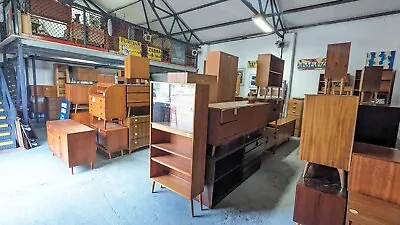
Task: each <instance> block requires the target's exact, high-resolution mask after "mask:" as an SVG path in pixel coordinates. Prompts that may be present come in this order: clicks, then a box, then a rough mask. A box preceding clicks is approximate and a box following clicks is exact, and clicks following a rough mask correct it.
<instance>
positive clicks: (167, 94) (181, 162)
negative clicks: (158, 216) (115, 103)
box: [150, 82, 209, 216]
mask: <svg viewBox="0 0 400 225" xmlns="http://www.w3.org/2000/svg"><path fill="white" fill-rule="evenodd" d="M151 93H152V98H151V99H152V102H151V130H150V144H151V146H150V178H151V180H152V182H153V183H152V191H153V192H154V185H155V183H158V184H160V185H162V186H164V187H167V188H168V189H170V190H172V191H174V192H175V193H177V194H179V195H181V196H182V197H184V198H186V199H188V200H189V201H190V206H191V215H192V216H193V215H194V211H193V199H194V198H196V197H199V198H200V204H202V198H201V193H202V192H203V190H204V175H205V159H206V140H207V119H206V118H207V116H208V107H207V106H208V93H209V87H208V85H205V84H177V83H158V82H152V83H151ZM160 210H162V209H160Z"/></svg>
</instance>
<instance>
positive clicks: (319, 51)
mask: <svg viewBox="0 0 400 225" xmlns="http://www.w3.org/2000/svg"><path fill="white" fill-rule="evenodd" d="M399 23H400V15H393V16H385V17H378V18H372V19H367V20H358V21H353V22H348V23H340V24H333V25H327V26H319V27H314V28H307V29H301V30H298V31H297V34H298V36H297V47H296V55H295V62H296V64H297V61H298V60H299V59H303V58H317V57H325V56H326V49H327V45H328V44H330V43H338V42H348V41H349V42H351V52H350V62H349V73H350V74H351V75H352V76H354V74H355V70H356V69H362V68H363V66H364V65H365V60H366V56H367V52H370V51H383V50H384V51H391V50H396V51H397V56H396V58H395V63H394V69H395V70H397V71H398V74H397V75H398V76H397V78H396V82H395V87H394V93H393V97H392V105H400V41H399V38H398V37H399V36H400V31H399V30H397V29H394V27H396V25H395V24H399ZM321 72H323V71H301V70H298V69H297V68H295V69H294V75H293V86H292V88H293V89H292V97H303V96H304V94H308V93H310V94H315V93H316V92H317V89H318V79H319V74H320V73H321Z"/></svg>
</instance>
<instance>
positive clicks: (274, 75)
mask: <svg viewBox="0 0 400 225" xmlns="http://www.w3.org/2000/svg"><path fill="white" fill-rule="evenodd" d="M284 67H285V60H282V59H280V58H278V57H276V56H274V55H272V54H259V55H258V60H257V76H256V85H257V87H282V81H283V69H284Z"/></svg>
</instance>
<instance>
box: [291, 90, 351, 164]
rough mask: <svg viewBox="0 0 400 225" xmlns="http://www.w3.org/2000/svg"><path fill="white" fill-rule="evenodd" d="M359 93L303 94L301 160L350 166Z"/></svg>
mask: <svg viewBox="0 0 400 225" xmlns="http://www.w3.org/2000/svg"><path fill="white" fill-rule="evenodd" d="M357 110H358V97H356V96H339V95H306V96H305V101H304V111H303V122H302V128H301V138H300V153H299V158H300V160H305V161H308V162H312V163H317V164H320V165H325V166H330V167H334V168H337V169H343V170H345V171H348V170H349V165H350V156H351V153H352V149H353V139H354V132H355V127H356V117H357Z"/></svg>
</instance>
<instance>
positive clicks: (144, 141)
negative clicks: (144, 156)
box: [129, 136, 149, 150]
mask: <svg viewBox="0 0 400 225" xmlns="http://www.w3.org/2000/svg"><path fill="white" fill-rule="evenodd" d="M146 145H149V137H148V136H147V137H140V138H134V139H130V140H129V149H130V150H134V149H135V148H140V147H143V146H146Z"/></svg>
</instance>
